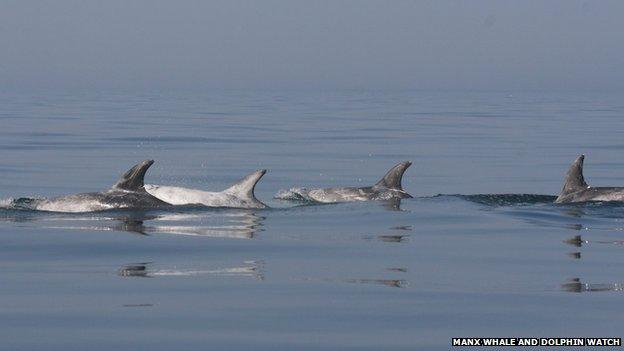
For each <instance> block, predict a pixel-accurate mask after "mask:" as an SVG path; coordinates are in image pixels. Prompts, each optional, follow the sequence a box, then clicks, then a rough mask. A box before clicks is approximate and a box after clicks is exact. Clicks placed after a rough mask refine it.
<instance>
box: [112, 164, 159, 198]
mask: <svg viewBox="0 0 624 351" xmlns="http://www.w3.org/2000/svg"><path fill="white" fill-rule="evenodd" d="M152 164H154V160H145V161H143V162H141V163H137V164H136V165H135V166H134V167H132V168H130V169H129V170H128V171H127V172H126V173H124V174H123V175H122V176H121V178H119V180H118V181H117V183H115V185H113V188H115V189H122V190H128V191H138V190H144V188H143V185H144V183H143V179H144V178H145V172H147V169H148V168H150V166H151V165H152Z"/></svg>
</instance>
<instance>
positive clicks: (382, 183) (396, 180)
mask: <svg viewBox="0 0 624 351" xmlns="http://www.w3.org/2000/svg"><path fill="white" fill-rule="evenodd" d="M411 165H412V163H411V162H409V161H405V162H401V163H399V164H397V165H395V166H394V167H392V168H390V170H389V171H388V173H386V175H384V176H383V178H381V179H380V180H379V181H378V182H377V184H375V186H376V187H383V188H388V189H394V190H400V191H403V186H402V185H401V179H403V173H405V170H406V169H408V168H409V166H411Z"/></svg>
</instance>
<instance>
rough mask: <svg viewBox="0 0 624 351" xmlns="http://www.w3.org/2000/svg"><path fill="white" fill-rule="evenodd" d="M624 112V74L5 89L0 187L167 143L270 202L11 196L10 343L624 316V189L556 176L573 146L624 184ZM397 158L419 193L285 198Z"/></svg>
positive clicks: (88, 174) (58, 180)
mask: <svg viewBox="0 0 624 351" xmlns="http://www.w3.org/2000/svg"><path fill="white" fill-rule="evenodd" d="M623 117H624V94H598V93H595V94H587V93H578V94H574V93H565V94H564V93H559V94H555V93H513V94H510V93H507V92H503V93H442V92H437V93H429V92H418V91H413V92H365V91H347V92H345V91H343V92H296V93H293V92H205V93H201V94H200V93H194V94H182V93H173V92H165V93H154V94H121V93H119V94H110V93H81V94H61V93H55V94H9V93H4V94H2V95H0V121H1V122H2V123H1V128H0V160H1V161H0V199H5V200H0V201H3V202H4V203H5V204H6V202H7V200H6V199H10V198H13V197H21V196H52V195H62V194H68V193H76V192H83V191H94V190H102V189H106V188H107V187H109V186H110V185H111V184H113V183H114V182H115V181H116V179H117V177H118V176H119V175H120V174H121V173H122V172H123V171H125V170H126V169H127V168H129V167H130V166H131V165H133V164H134V163H136V162H138V161H140V160H143V159H146V158H153V159H155V160H156V163H155V165H154V166H153V167H152V168H151V169H150V171H149V172H148V175H147V177H146V178H147V182H149V183H156V184H168V185H169V184H171V185H183V186H189V187H197V188H202V189H206V190H221V189H223V188H225V187H227V186H228V185H229V184H230V183H232V182H234V181H235V180H237V179H238V178H240V177H242V176H243V175H245V174H247V173H249V172H251V171H253V170H256V169H260V168H266V169H268V170H269V172H268V173H267V175H266V176H265V177H264V178H263V179H262V180H261V181H260V183H259V184H258V187H257V188H256V195H257V197H258V198H259V199H260V200H262V201H264V202H266V203H267V204H269V205H270V206H272V208H271V209H266V210H253V211H251V210H228V209H201V208H179V209H175V210H169V211H142V212H136V211H111V212H104V213H90V214H52V213H40V212H33V211H20V210H12V209H6V208H5V209H2V210H0V280H1V284H0V340H2V346H1V348H2V349H6V350H38V349H41V350H43V349H45V350H84V349H85V346H86V345H88V348H89V349H90V350H111V349H132V350H151V351H154V350H170V349H179V350H205V349H221V350H226V349H227V350H249V349H254V350H337V349H358V350H382V349H383V350H415V349H427V350H447V349H450V338H452V337H469V336H473V337H476V336H479V337H486V336H500V337H538V336H553V337H563V336H565V337H571V336H586V337H604V336H617V337H620V336H622V334H621V332H622V322H624V313H623V312H624V307H622V306H623V304H622V298H623V297H624V292H623V291H622V290H623V289H624V274H623V273H622V269H621V267H622V265H623V264H624V234H623V230H624V223H623V221H624V206H621V205H618V204H590V205H587V204H586V205H568V206H564V205H553V204H551V203H550V202H551V201H552V200H553V197H551V196H550V195H556V194H557V193H558V192H559V190H560V188H561V186H562V181H563V174H564V173H565V171H566V169H567V167H568V165H569V164H570V163H571V162H572V161H573V160H574V158H575V157H576V156H577V155H578V154H580V153H585V154H586V155H587V158H586V162H585V167H586V170H585V176H586V178H587V179H588V181H589V183H590V184H594V185H624V177H623V175H624V153H623V152H622V151H623V150H624V141H623V139H622V137H623V136H624V134H623V133H622V131H623V130H624V118H623ZM403 160H410V161H412V162H413V163H414V164H413V166H412V167H411V168H410V169H409V170H408V171H407V173H406V175H405V177H404V180H403V185H404V188H405V189H406V190H407V191H408V192H410V193H411V194H413V195H415V198H414V199H407V200H403V201H402V203H401V204H400V207H399V208H396V207H393V206H388V205H387V204H384V203H375V202H372V203H348V204H335V205H305V206H297V204H292V203H288V202H285V201H280V200H275V199H272V198H273V196H274V195H275V194H276V193H277V192H278V191H280V190H284V189H289V188H291V187H297V186H324V187H325V186H341V185H345V186H346V185H356V186H365V185H371V184H373V183H374V182H376V181H377V180H378V178H379V177H381V176H382V175H383V174H384V173H385V171H386V170H387V169H388V168H390V167H391V166H392V165H394V164H395V163H397V162H399V161H403ZM438 194H442V195H439V196H438ZM478 194H482V195H478ZM494 194H509V195H494ZM514 194H532V195H523V196H521V195H514ZM473 195H474V196H473Z"/></svg>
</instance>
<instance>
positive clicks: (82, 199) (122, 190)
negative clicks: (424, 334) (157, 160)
mask: <svg viewBox="0 0 624 351" xmlns="http://www.w3.org/2000/svg"><path fill="white" fill-rule="evenodd" d="M153 163H154V161H153V160H146V161H143V162H141V163H138V164H137V165H135V166H134V167H132V168H131V169H130V170H128V171H127V172H126V173H124V174H123V175H122V176H121V178H120V179H119V180H118V181H117V183H115V185H113V187H112V188H110V189H109V190H107V191H103V192H91V193H81V194H73V195H66V196H59V197H53V198H43V199H30V200H29V201H28V205H29V207H30V208H32V209H36V210H41V211H52V212H94V211H103V210H110V209H119V208H134V209H136V208H141V209H145V208H159V207H168V206H171V205H170V204H168V203H166V202H164V201H162V200H159V199H157V198H155V197H154V196H152V195H150V194H148V193H147V192H146V191H145V188H144V184H143V178H144V177H145V172H147V169H148V168H149V167H150V166H151V165H152V164H153ZM16 201H18V202H19V201H20V199H18V200H16Z"/></svg>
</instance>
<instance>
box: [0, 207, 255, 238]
mask: <svg viewBox="0 0 624 351" xmlns="http://www.w3.org/2000/svg"><path fill="white" fill-rule="evenodd" d="M2 219H4V220H8V221H13V222H17V221H19V222H28V221H37V222H38V223H42V227H45V228H50V229H69V230H85V231H115V232H127V233H134V234H141V235H152V234H174V235H189V236H203V237H213V238H233V239H252V238H253V237H254V235H255V233H256V232H258V231H260V230H261V227H262V221H263V220H264V219H265V217H263V216H259V215H257V214H255V213H254V212H252V211H250V210H222V211H198V212H192V213H153V212H151V213H150V212H142V211H140V212H136V211H133V212H108V213H97V214H89V215H72V214H63V215H54V216H33V215H31V216H23V215H16V216H14V217H10V216H5V217H3V218H2Z"/></svg>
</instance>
